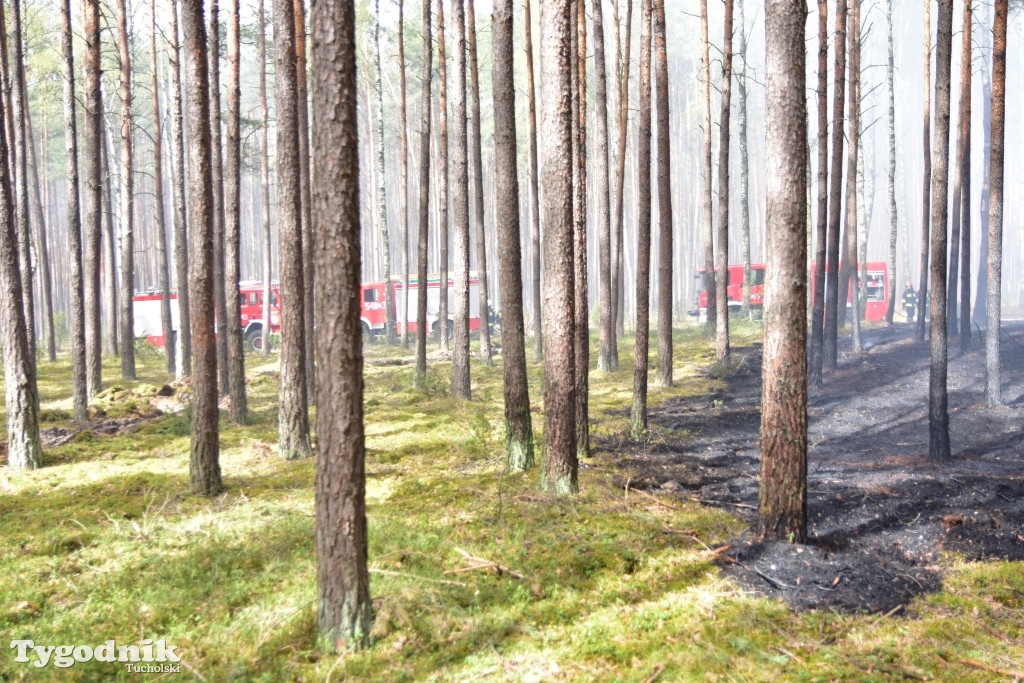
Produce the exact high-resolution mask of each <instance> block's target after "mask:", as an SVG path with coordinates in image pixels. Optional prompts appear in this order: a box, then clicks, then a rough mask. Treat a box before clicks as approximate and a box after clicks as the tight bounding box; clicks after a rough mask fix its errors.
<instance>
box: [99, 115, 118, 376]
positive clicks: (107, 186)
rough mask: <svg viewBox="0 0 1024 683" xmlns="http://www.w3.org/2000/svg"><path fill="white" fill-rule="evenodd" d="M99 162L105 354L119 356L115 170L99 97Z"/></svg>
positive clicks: (104, 116)
mask: <svg viewBox="0 0 1024 683" xmlns="http://www.w3.org/2000/svg"><path fill="white" fill-rule="evenodd" d="M99 106H100V121H101V122H102V123H101V130H100V140H101V149H100V165H101V168H102V171H103V237H104V239H105V240H106V251H105V252H104V254H103V257H104V266H105V267H104V275H105V276H106V281H105V282H104V285H103V298H104V299H106V307H107V317H108V320H107V322H108V324H109V325H110V327H109V330H108V334H107V353H108V354H110V355H111V356H118V355H120V351H119V350H118V343H117V342H118V336H119V330H120V325H119V324H118V320H119V317H118V308H117V237H116V236H115V233H114V202H113V196H112V195H113V194H114V173H113V171H112V169H111V166H110V147H109V144H108V143H109V142H110V141H109V139H108V138H107V123H106V115H105V114H104V111H103V100H102V99H100V105H99Z"/></svg>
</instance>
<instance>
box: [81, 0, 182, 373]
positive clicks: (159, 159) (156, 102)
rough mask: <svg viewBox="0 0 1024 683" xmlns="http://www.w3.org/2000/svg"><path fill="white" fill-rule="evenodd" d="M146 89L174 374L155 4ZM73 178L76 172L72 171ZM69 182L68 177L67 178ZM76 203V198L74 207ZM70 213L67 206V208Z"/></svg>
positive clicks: (164, 318) (164, 321) (167, 345)
mask: <svg viewBox="0 0 1024 683" xmlns="http://www.w3.org/2000/svg"><path fill="white" fill-rule="evenodd" d="M150 10H151V11H150V25H149V27H150V33H149V48H150V50H149V54H150V64H149V72H150V90H151V94H152V96H153V214H154V218H155V219H156V254H157V267H158V268H159V279H160V326H161V330H162V331H163V335H164V354H165V359H166V366H165V369H166V370H167V373H168V374H173V373H174V372H175V369H176V368H175V366H176V364H175V356H174V341H173V340H174V326H173V324H172V323H171V283H170V279H171V275H170V263H169V261H168V259H167V224H166V221H165V217H164V160H163V144H164V141H163V132H162V131H163V126H162V124H161V122H160V80H159V78H158V77H157V58H156V3H155V2H154V3H153V4H152V6H151V8H150ZM76 176H77V169H76ZM68 178H69V181H68V182H69V183H70V175H69V176H68ZM77 203H78V200H77V198H76V200H75V205H76V206H77ZM68 209H69V211H70V209H71V205H70V204H69V205H68Z"/></svg>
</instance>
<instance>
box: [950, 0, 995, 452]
mask: <svg viewBox="0 0 1024 683" xmlns="http://www.w3.org/2000/svg"><path fill="white" fill-rule="evenodd" d="M1006 26H1007V0H996V19H995V24H994V28H993V31H992V35H993V46H992V136H991V143H990V145H991V148H992V161H991V169H990V171H991V180H990V181H989V187H990V191H991V197H990V201H989V217H988V255H987V259H986V260H987V264H986V265H987V271H988V282H987V283H986V284H987V287H988V291H987V292H986V295H985V297H986V299H985V323H986V325H985V401H986V403H988V405H990V406H997V405H1000V404H1001V403H1002V389H1001V386H1000V379H1001V372H1000V367H999V363H1000V358H1001V356H1000V349H999V346H1000V339H999V335H1000V332H1001V329H1002V322H1001V321H1002V277H1003V173H1004V169H1003V154H1004V150H1003V144H1004V140H1005V135H1006V134H1005V130H1004V126H1005V123H1006ZM934 317H935V313H934V312H933V313H932V318H933V319H934ZM933 329H934V325H933ZM947 444H948V436H947ZM946 448H947V451H948V448H949V447H948V445H947V447H946Z"/></svg>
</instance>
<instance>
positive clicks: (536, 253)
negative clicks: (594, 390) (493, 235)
mask: <svg viewBox="0 0 1024 683" xmlns="http://www.w3.org/2000/svg"><path fill="white" fill-rule="evenodd" d="M531 1H532V0H523V15H524V22H525V29H524V30H525V32H526V90H527V102H528V103H529V114H530V205H531V206H532V207H533V211H532V212H531V214H532V220H531V222H530V245H531V247H532V248H531V254H532V256H533V263H532V268H531V270H532V275H533V359H534V360H536V361H539V360H541V359H543V358H544V328H543V327H542V325H541V307H542V306H541V281H540V257H541V244H540V214H541V206H540V193H539V191H538V188H537V173H538V170H537V86H536V85H535V84H534V78H533V23H532V19H531V17H530V3H531Z"/></svg>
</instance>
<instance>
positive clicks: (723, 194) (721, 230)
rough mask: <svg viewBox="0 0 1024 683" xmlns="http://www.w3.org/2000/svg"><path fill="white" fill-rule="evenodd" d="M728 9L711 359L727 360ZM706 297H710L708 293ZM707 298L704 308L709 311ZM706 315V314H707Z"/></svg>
mask: <svg viewBox="0 0 1024 683" xmlns="http://www.w3.org/2000/svg"><path fill="white" fill-rule="evenodd" d="M732 5H733V0H725V39H724V44H723V50H722V54H723V57H722V88H721V91H722V114H721V116H720V117H719V122H718V132H719V136H720V137H719V140H718V233H717V239H718V249H717V251H718V261H717V263H716V267H717V270H718V277H716V278H715V287H716V289H717V290H718V291H717V293H716V295H715V299H716V301H717V305H718V308H717V309H716V310H717V313H718V320H717V323H716V325H715V328H716V333H715V355H716V356H717V357H718V360H724V359H727V358H729V118H730V115H731V113H732V111H731V103H732V102H731V100H732ZM709 168H710V167H709ZM709 294H710V293H709ZM710 300H711V299H710V296H709V297H708V308H709V309H710V306H711V304H710ZM709 315H710V312H709Z"/></svg>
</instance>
